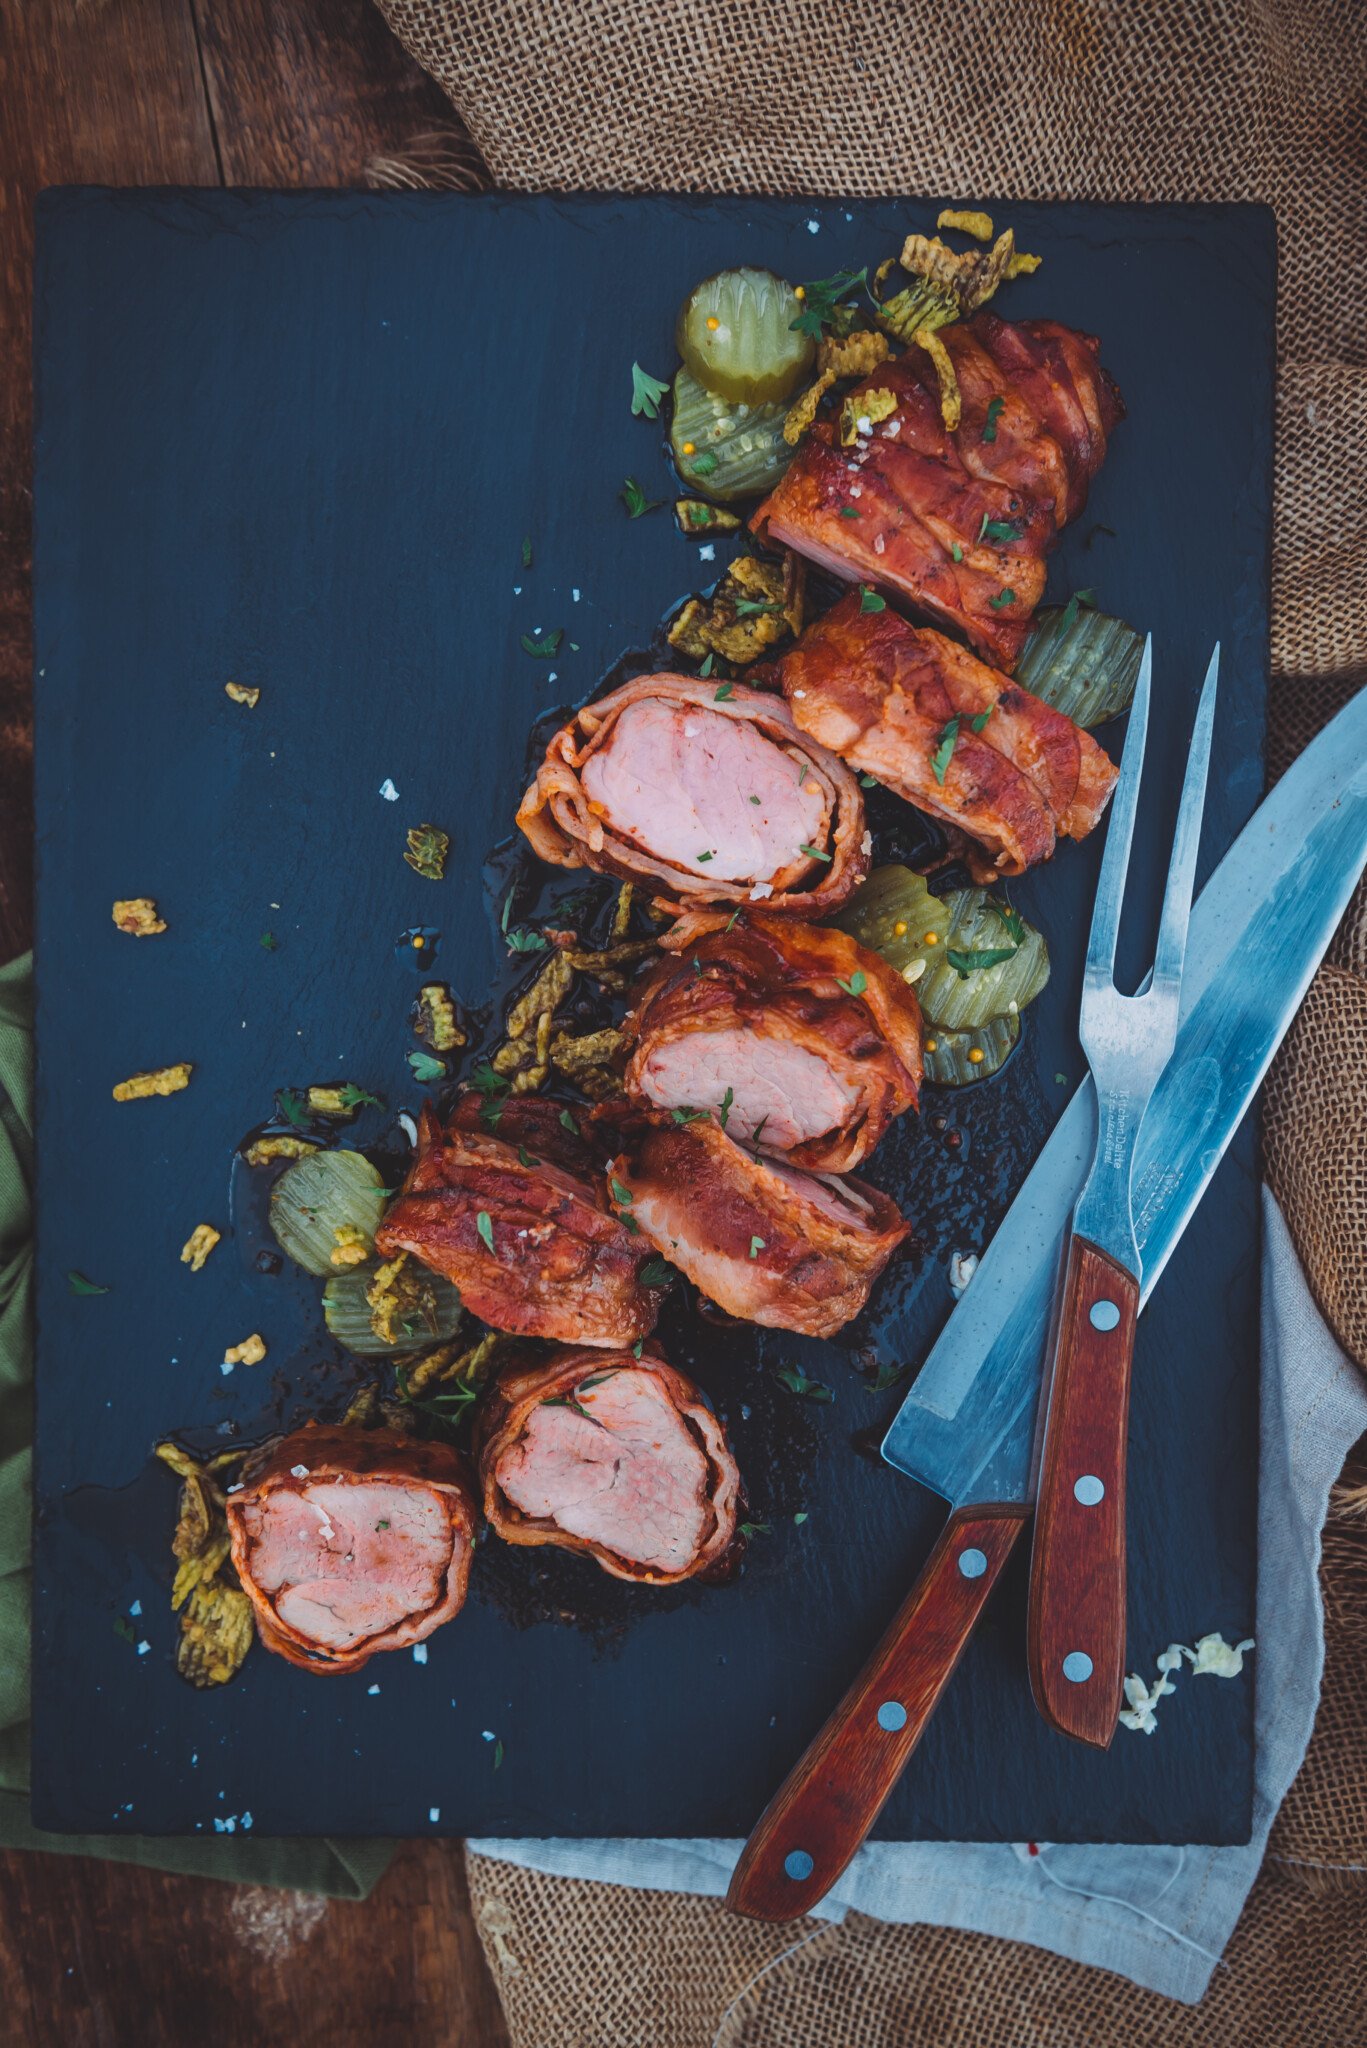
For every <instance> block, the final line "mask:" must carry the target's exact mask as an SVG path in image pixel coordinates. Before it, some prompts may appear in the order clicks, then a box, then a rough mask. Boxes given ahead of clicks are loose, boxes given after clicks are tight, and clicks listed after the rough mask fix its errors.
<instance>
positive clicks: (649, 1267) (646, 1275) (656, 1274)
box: [639, 1259, 674, 1287]
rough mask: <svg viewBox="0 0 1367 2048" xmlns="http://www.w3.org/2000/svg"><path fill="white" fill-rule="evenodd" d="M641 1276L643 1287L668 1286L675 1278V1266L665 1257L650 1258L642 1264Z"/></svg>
mask: <svg viewBox="0 0 1367 2048" xmlns="http://www.w3.org/2000/svg"><path fill="white" fill-rule="evenodd" d="M639 1277H640V1282H641V1285H642V1287H668V1285H669V1283H670V1281H671V1280H672V1279H673V1278H674V1268H673V1267H672V1266H668V1265H666V1264H665V1261H664V1260H663V1259H650V1260H648V1261H647V1263H646V1264H645V1265H644V1266H642V1268H641V1271H640V1275H639Z"/></svg>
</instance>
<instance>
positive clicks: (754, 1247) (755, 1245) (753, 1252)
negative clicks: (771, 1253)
mask: <svg viewBox="0 0 1367 2048" xmlns="http://www.w3.org/2000/svg"><path fill="white" fill-rule="evenodd" d="M763 1250H764V1239H763V1238H762V1237H752V1238H751V1240H750V1256H751V1258H752V1259H757V1258H758V1257H759V1255H760V1253H761V1252H762V1251H763Z"/></svg>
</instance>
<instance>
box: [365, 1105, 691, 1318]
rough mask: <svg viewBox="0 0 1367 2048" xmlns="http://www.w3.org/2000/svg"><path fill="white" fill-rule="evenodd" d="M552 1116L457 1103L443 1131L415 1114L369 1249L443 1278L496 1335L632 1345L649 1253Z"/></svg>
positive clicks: (651, 1301)
mask: <svg viewBox="0 0 1367 2048" xmlns="http://www.w3.org/2000/svg"><path fill="white" fill-rule="evenodd" d="M560 1116H561V1110H560V1106H559V1105H558V1104H557V1103H554V1102H547V1101H533V1100H531V1099H529V1098H519V1099H516V1100H512V1101H507V1102H504V1103H502V1104H500V1105H498V1106H496V1107H494V1108H492V1109H490V1110H487V1111H485V1110H482V1109H481V1106H480V1103H479V1100H478V1098H477V1097H476V1096H474V1095H464V1096H462V1097H461V1098H460V1100H459V1102H458V1104H457V1107H456V1112H455V1115H454V1116H453V1117H452V1119H451V1123H450V1125H449V1127H448V1129H447V1130H445V1131H443V1130H442V1128H441V1125H440V1123H439V1122H438V1120H437V1118H436V1116H435V1115H434V1114H433V1112H432V1111H431V1110H430V1109H426V1110H424V1112H423V1115H422V1119H421V1122H420V1123H419V1126H418V1149H417V1155H416V1157H415V1159H414V1162H413V1166H412V1168H411V1170H410V1172H409V1175H408V1179H407V1181H406V1182H405V1184H404V1187H403V1190H402V1192H401V1193H400V1195H399V1196H398V1198H397V1200H396V1201H395V1202H394V1204H393V1206H392V1207H391V1208H390V1209H389V1211H388V1212H387V1214H386V1216H385V1219H384V1221H383V1223H382V1224H381V1226H380V1228H379V1229H378V1230H377V1231H376V1233H375V1246H376V1249H377V1251H379V1252H380V1254H381V1256H382V1257H384V1258H392V1257H393V1255H394V1254H395V1253H396V1252H401V1251H402V1252H411V1253H412V1255H413V1257H414V1258H416V1259H420V1260H421V1261H422V1263H423V1264H424V1265H425V1266H430V1267H431V1269H432V1271H433V1272H435V1273H441V1274H443V1275H444V1276H445V1277H446V1279H448V1280H450V1281H452V1282H453V1283H454V1285H455V1286H457V1287H458V1288H459V1289H460V1293H461V1299H462V1300H463V1301H464V1303H465V1306H466V1307H467V1308H468V1309H469V1310H470V1311H471V1313H472V1314H473V1315H477V1316H479V1317H481V1318H482V1319H483V1321H485V1322H486V1323H488V1324H490V1325H491V1326H492V1328H494V1329H495V1330H509V1331H512V1332H514V1333H515V1334H516V1335H518V1336H523V1337H552V1338H555V1339H557V1340H560V1341H563V1342H568V1343H575V1344H594V1345H603V1346H606V1347H608V1348H615V1347H616V1346H618V1345H623V1344H626V1345H630V1344H633V1343H635V1341H636V1340H637V1338H639V1337H646V1336H649V1334H650V1332H651V1331H652V1330H653V1329H654V1327H655V1319H656V1317H657V1315H658V1314H659V1310H660V1300H661V1295H660V1292H659V1290H658V1289H657V1288H649V1287H643V1286H642V1285H641V1279H640V1275H641V1269H642V1267H643V1266H645V1265H646V1264H647V1263H648V1262H649V1259H650V1256H651V1254H650V1247H649V1246H648V1245H644V1244H643V1243H642V1242H641V1240H640V1238H639V1237H633V1236H632V1235H631V1234H630V1232H629V1231H628V1230H627V1229H626V1227H625V1226H624V1225H623V1224H622V1223H620V1222H619V1221H618V1219H617V1217H616V1216H615V1215H614V1214H613V1212H612V1210H611V1208H610V1207H609V1205H608V1200H607V1193H606V1190H605V1187H604V1184H603V1178H602V1174H601V1172H600V1171H599V1170H598V1167H597V1163H596V1161H595V1160H594V1158H593V1156H592V1154H591V1153H590V1151H589V1149H588V1147H587V1146H586V1145H584V1144H583V1143H582V1142H581V1141H580V1140H579V1139H577V1138H575V1137H574V1136H573V1135H572V1134H571V1133H569V1132H567V1131H566V1130H565V1129H564V1127H563V1126H562V1124H561V1122H560ZM481 1219H482V1220H481Z"/></svg>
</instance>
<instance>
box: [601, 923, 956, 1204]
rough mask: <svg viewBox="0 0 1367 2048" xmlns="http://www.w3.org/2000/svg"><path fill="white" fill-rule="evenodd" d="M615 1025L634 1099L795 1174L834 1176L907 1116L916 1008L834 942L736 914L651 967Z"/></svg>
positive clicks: (915, 1053)
mask: <svg viewBox="0 0 1367 2048" xmlns="http://www.w3.org/2000/svg"><path fill="white" fill-rule="evenodd" d="M625 1021H626V1029H627V1030H628V1032H629V1033H630V1034H631V1036H632V1038H633V1040H634V1049H633V1051H632V1054H631V1058H630V1061H629V1063H628V1066H627V1071H626V1086H627V1092H628V1094H629V1095H631V1096H632V1097H633V1098H634V1099H635V1100H636V1101H638V1102H640V1103H642V1104H644V1105H646V1106H647V1107H649V1108H652V1109H659V1110H668V1111H670V1112H671V1114H672V1115H673V1116H674V1118H675V1120H676V1121H677V1120H680V1119H692V1118H694V1117H697V1116H699V1115H704V1114H710V1115H712V1116H713V1117H715V1118H716V1119H717V1121H718V1122H719V1123H720V1124H721V1125H722V1127H723V1128H724V1129H725V1130H726V1131H727V1132H728V1133H729V1134H730V1136H731V1137H733V1138H735V1139H737V1140H738V1141H739V1142H740V1143H741V1144H743V1145H749V1146H750V1147H752V1148H753V1149H759V1150H762V1151H764V1152H766V1153H776V1154H779V1155H781V1156H782V1157H784V1158H786V1159H787V1160H789V1161H790V1162H791V1163H792V1164H793V1165H796V1166H806V1167H811V1168H814V1169H816V1170H818V1171H821V1172H827V1173H845V1172H847V1171H848V1170H849V1169H850V1168H851V1167H853V1166H858V1165H859V1163H860V1161H861V1160H863V1159H866V1158H867V1157H868V1155H869V1153H870V1152H872V1150H873V1148H874V1146H875V1145H876V1144H877V1143H878V1140H879V1139H880V1138H881V1137H882V1135H883V1132H884V1131H885V1130H886V1129H887V1127H888V1125H889V1123H891V1121H892V1119H893V1118H894V1117H895V1116H900V1115H901V1114H902V1112H903V1111H904V1110H907V1109H913V1108H915V1106H916V1099H917V1095H918V1092H919V1089H920V1083H921V1011H920V1006H919V1004H918V1003H917V1001H916V997H915V996H914V995H913V993H912V991H911V990H910V989H909V988H908V987H907V984H906V983H905V982H904V981H903V979H902V977H901V975H900V974H898V973H896V972H895V971H894V970H893V969H892V968H891V967H889V966H888V965H887V963H886V961H884V960H882V959H880V958H879V956H878V955H877V954H876V953H870V952H867V951H865V949H864V947H862V946H860V945H858V944H857V943H856V942H855V941H854V940H853V939H850V938H847V937H846V935H845V934H844V933H843V932H837V931H828V930H825V929H822V928H821V927H818V926H816V925H810V924H802V923H799V922H798V921H797V920H796V919H793V918H785V917H776V916H774V915H773V914H772V913H771V912H769V913H766V912H757V911H746V912H745V913H744V914H743V916H742V917H741V919H740V920H739V922H738V923H737V924H736V925H735V926H734V928H733V929H732V930H730V931H725V930H722V931H718V932H715V933H713V934H712V935H711V936H710V937H705V938H700V939H699V940H698V941H697V943H696V944H695V945H694V946H693V947H692V948H691V950H690V951H689V952H688V953H687V954H686V955H685V956H683V957H670V958H667V959H665V960H664V961H662V962H661V964H660V965H659V966H658V967H657V968H655V969H654V970H653V971H652V973H651V974H650V975H649V976H648V977H647V979H646V980H645V982H644V983H643V984H642V986H641V988H640V991H639V993H637V994H636V996H635V1001H634V1006H633V1009H632V1011H631V1013H630V1015H629V1016H628V1018H627V1019H626V1020H625Z"/></svg>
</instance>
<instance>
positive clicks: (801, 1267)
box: [611, 1119, 911, 1337]
mask: <svg viewBox="0 0 1367 2048" xmlns="http://www.w3.org/2000/svg"><path fill="white" fill-rule="evenodd" d="M611 1172H612V1174H613V1176H614V1178H615V1179H616V1181H617V1182H618V1184H619V1185H620V1186H621V1187H623V1188H624V1189H626V1191H627V1192H629V1193H630V1194H631V1196H632V1201H631V1214H632V1216H633V1218H634V1219H635V1221H636V1223H637V1225H638V1226H639V1228H640V1230H641V1233H642V1235H643V1236H644V1237H646V1238H648V1239H649V1241H650V1242H651V1243H652V1244H654V1245H656V1246H658V1248H659V1250H660V1251H661V1252H662V1253H663V1255H664V1257H665V1258H666V1259H669V1260H671V1261H672V1262H673V1264H674V1265H676V1266H678V1267H679V1268H680V1269H681V1271H683V1272H685V1273H686V1274H687V1275H688V1277H689V1279H690V1280H692V1281H693V1282H694V1284H695V1286H697V1287H698V1288H699V1290H700V1291H701V1292H702V1293H703V1294H705V1295H706V1296H707V1297H708V1298H709V1300H711V1301H714V1302H716V1304H717V1306H718V1307H719V1308H722V1309H724V1310H725V1311H726V1313H727V1314H728V1315H732V1316H738V1317H740V1318H741V1319H742V1320H743V1321H745V1322H749V1323H761V1324H764V1325H765V1326H766V1327H768V1328H771V1329H779V1330H798V1331H801V1332H802V1334H803V1335H804V1336H808V1337H832V1336H834V1335H835V1333H836V1331H837V1330H841V1329H843V1328H844V1326H845V1324H846V1323H848V1322H849V1321H850V1320H851V1319H852V1318H853V1317H854V1316H857V1315H858V1313H859V1311H860V1310H861V1309H862V1308H863V1306H864V1304H865V1302H866V1301H867V1300H868V1298H869V1291H870V1289H871V1288H872V1286H873V1283H874V1281H875V1280H876V1279H877V1278H878V1275H879V1274H880V1273H881V1272H882V1270H883V1268H884V1266H886V1264H887V1262H888V1260H889V1259H890V1258H891V1257H892V1254H893V1253H894V1251H896V1249H897V1247H898V1245H899V1244H901V1242H902V1240H903V1239H904V1238H905V1237H906V1236H907V1235H908V1233H909V1231H910V1228H911V1226H910V1224H909V1223H907V1221H906V1220H905V1218H904V1217H903V1216H902V1214H901V1212H900V1210H899V1209H898V1208H897V1205H896V1203H894V1202H893V1201H891V1200H890V1199H889V1197H888V1196H887V1195H884V1194H881V1193H880V1192H879V1190H878V1189H877V1188H872V1187H869V1186H868V1185H867V1183H866V1182H864V1181H859V1180H842V1179H840V1178H838V1177H837V1176H836V1175H834V1174H832V1175H829V1176H825V1177H822V1176H818V1175H816V1174H812V1173H802V1172H799V1171H798V1170H797V1169H796V1168H795V1167H791V1166H785V1165H784V1164H783V1163H782V1162H781V1161H779V1160H776V1159H763V1158H757V1157H756V1156H755V1155H754V1154H753V1153H750V1152H748V1151H745V1150H743V1149H742V1147H741V1146H739V1145H737V1144H736V1143H735V1142H734V1141H733V1140H732V1139H731V1138H730V1137H728V1135H727V1134H726V1132H725V1131H723V1130H722V1129H721V1128H720V1126H719V1125H718V1124H715V1123H713V1122H712V1121H711V1120H710V1119H708V1120H706V1121H699V1122H697V1123H690V1124H682V1125H666V1126H662V1127H661V1128H659V1129H655V1130H649V1131H647V1132H646V1133H645V1134H644V1135H643V1136H642V1137H641V1138H640V1139H639V1140H638V1141H637V1142H636V1143H635V1144H634V1145H633V1146H632V1148H631V1150H630V1152H629V1153H625V1154H623V1155H622V1156H621V1157H619V1158H617V1159H615V1160H614V1161H613V1162H612V1167H611Z"/></svg>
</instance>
